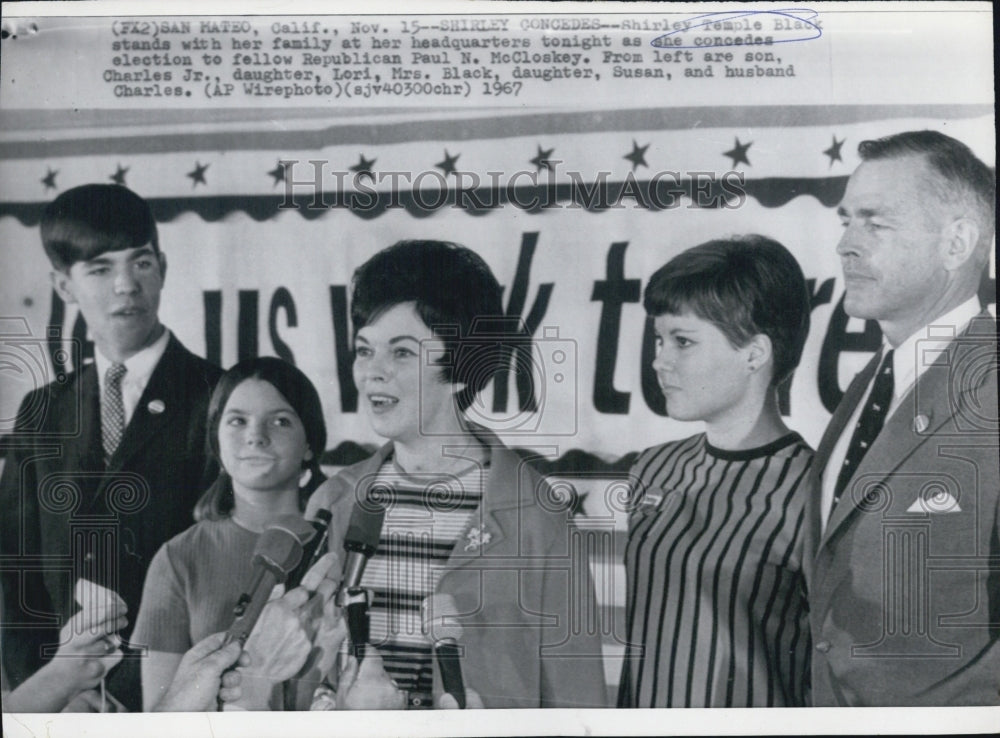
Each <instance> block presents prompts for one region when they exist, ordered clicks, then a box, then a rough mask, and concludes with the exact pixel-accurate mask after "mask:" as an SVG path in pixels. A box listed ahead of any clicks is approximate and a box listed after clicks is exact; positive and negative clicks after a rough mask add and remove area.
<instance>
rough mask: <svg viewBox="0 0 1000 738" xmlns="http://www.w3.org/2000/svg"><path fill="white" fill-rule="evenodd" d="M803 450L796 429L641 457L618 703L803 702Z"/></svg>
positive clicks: (806, 457)
mask: <svg viewBox="0 0 1000 738" xmlns="http://www.w3.org/2000/svg"><path fill="white" fill-rule="evenodd" d="M811 460H812V450H811V449H810V448H809V446H808V445H806V443H805V442H804V441H803V440H802V438H801V437H800V436H799V435H798V434H795V433H792V434H789V435H786V436H784V437H782V438H779V439H778V440H776V441H774V442H772V443H769V444H767V445H766V446H762V447H760V448H756V449H749V450H745V451H724V450H722V449H716V448H714V447H712V446H711V444H709V443H708V441H707V439H706V437H705V435H704V434H700V435H697V436H692V437H691V438H688V439H685V440H683V441H677V442H674V443H668V444H665V445H662V446H657V447H654V448H651V449H647V450H646V451H644V452H643V453H642V454H641V455H640V456H639V458H638V459H637V460H636V463H635V465H634V466H633V468H632V474H633V475H634V476H633V478H634V479H635V480H637V481H636V482H635V483H634V488H633V490H632V495H631V500H630V512H629V531H628V543H627V544H626V548H625V568H626V572H627V577H628V585H627V595H626V622H627V640H628V643H627V645H626V658H625V661H624V665H623V670H622V678H621V683H620V688H619V695H618V705H619V707H766V706H797V705H804V704H805V703H806V699H807V696H808V684H809V647H810V643H809V623H808V614H809V613H808V606H807V604H806V598H805V586H804V580H803V577H802V571H801V567H802V555H803V551H802V534H803V527H804V525H805V521H804V507H805V495H806V494H807V487H806V484H805V479H806V474H807V471H808V468H809V464H810V462H811Z"/></svg>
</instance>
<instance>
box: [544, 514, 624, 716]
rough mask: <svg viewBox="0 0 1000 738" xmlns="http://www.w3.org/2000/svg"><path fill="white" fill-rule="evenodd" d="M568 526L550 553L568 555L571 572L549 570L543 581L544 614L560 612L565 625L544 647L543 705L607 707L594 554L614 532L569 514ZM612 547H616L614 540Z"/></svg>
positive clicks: (557, 538) (549, 635) (559, 620)
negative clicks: (589, 526) (583, 526)
mask: <svg viewBox="0 0 1000 738" xmlns="http://www.w3.org/2000/svg"><path fill="white" fill-rule="evenodd" d="M565 526H566V532H565V537H563V539H562V540H559V539H560V536H554V538H555V539H556V540H555V541H554V545H552V546H550V547H549V549H548V552H547V555H548V556H550V557H552V558H553V560H556V559H557V558H564V557H565V556H566V555H567V553H568V556H569V571H568V572H567V571H566V570H565V569H561V568H556V567H549V568H546V570H545V572H544V576H543V583H542V598H543V601H542V612H545V613H556V614H557V616H558V622H561V623H562V624H563V625H562V627H559V628H556V629H553V632H552V633H551V634H547V635H546V636H545V641H544V642H543V645H542V664H541V670H542V674H541V690H542V694H541V707H608V706H609V702H608V688H607V685H606V683H605V678H604V659H603V651H602V647H601V633H602V632H603V629H602V627H601V613H600V610H599V608H598V604H597V598H596V596H595V594H594V583H593V580H592V578H591V574H590V558H591V556H592V555H595V554H598V553H599V552H600V551H602V550H603V549H604V548H606V545H608V541H607V537H608V536H612V537H613V532H612V531H603V530H602V531H583V530H580V529H579V528H577V526H576V525H574V523H573V521H572V520H571V519H570V518H569V517H568V516H567V517H566V519H565ZM610 545H611V546H612V549H611V550H612V551H613V539H612V541H611V543H610ZM563 546H566V547H567V548H563ZM557 547H558V548H557ZM567 573H568V576H567Z"/></svg>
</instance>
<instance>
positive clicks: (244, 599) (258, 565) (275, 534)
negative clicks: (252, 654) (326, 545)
mask: <svg viewBox="0 0 1000 738" xmlns="http://www.w3.org/2000/svg"><path fill="white" fill-rule="evenodd" d="M313 536H315V530H314V529H313V527H312V526H311V525H310V524H309V523H307V522H306V521H305V520H303V519H302V518H300V517H299V516H298V515H282V516H281V517H279V518H278V519H276V520H274V521H273V522H271V523H269V524H268V526H267V528H265V529H264V532H263V533H261V534H260V538H259V539H257V545H256V546H255V547H254V550H253V568H254V571H253V576H252V578H251V580H250V586H249V587H248V588H247V589H246V590H245V591H244V594H242V595H241V596H240V599H239V601H238V602H237V603H236V607H235V608H234V610H233V615H234V617H235V619H234V620H233V624H232V625H231V626H230V627H229V630H228V631H226V637H225V640H224V645H225V644H228V643H231V642H233V641H239V642H240V645H243V644H245V643H246V640H247V638H248V637H249V636H250V631H252V630H253V627H254V625H256V624H257V620H258V619H259V618H260V613H261V611H262V610H263V609H264V605H266V604H267V601H268V598H269V597H270V596H271V591H272V590H273V589H274V585H276V584H280V583H282V582H284V581H285V579H286V577H287V576H288V572H289V571H291V570H292V569H294V568H295V567H296V566H297V565H298V564H299V561H301V560H302V544H303V542H305V541H308V540H310V538H312V537H313Z"/></svg>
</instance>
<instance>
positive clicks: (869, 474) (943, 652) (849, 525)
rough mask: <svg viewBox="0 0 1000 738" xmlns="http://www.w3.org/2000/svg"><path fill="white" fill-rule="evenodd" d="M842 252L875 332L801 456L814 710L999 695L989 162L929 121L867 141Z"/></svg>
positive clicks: (993, 699)
mask: <svg viewBox="0 0 1000 738" xmlns="http://www.w3.org/2000/svg"><path fill="white" fill-rule="evenodd" d="M859 153H860V155H861V158H862V163H861V165H860V166H859V167H858V168H857V170H855V172H854V174H853V175H852V176H851V178H850V181H849V182H848V185H847V190H846V192H845V195H844V199H843V201H842V203H841V205H840V207H839V214H840V217H841V219H842V221H843V224H844V228H845V230H844V235H843V237H842V238H841V240H840V244H839V246H838V247H837V253H838V254H839V255H840V258H841V263H842V266H843V270H844V280H845V290H846V292H845V297H844V308H845V310H846V311H847V313H848V314H849V315H852V316H854V317H857V318H865V319H869V320H876V321H878V323H879V326H880V327H881V329H882V333H883V335H884V344H883V347H882V349H881V350H880V351H879V352H878V354H877V355H876V356H875V357H874V358H873V359H872V361H871V362H870V363H869V365H868V366H867V367H866V368H865V369H864V370H863V371H862V372H861V373H860V374H859V375H858V376H857V377H856V378H855V380H854V382H853V383H852V384H851V385H850V387H849V388H848V390H847V392H846V393H845V395H844V398H843V400H842V401H841V403H840V406H839V407H838V408H837V410H836V412H835V413H834V416H833V418H832V419H831V421H830V425H829V427H828V428H827V431H826V433H825V435H824V437H823V440H822V441H821V443H820V446H819V449H818V451H817V453H816V457H815V459H814V462H813V472H812V473H813V481H814V485H815V486H814V489H815V493H814V497H813V500H812V514H811V516H810V518H809V522H810V530H809V531H808V534H807V548H806V551H807V562H806V567H805V574H806V581H807V586H808V594H809V606H810V619H811V630H812V638H813V651H812V656H813V664H812V700H813V704H815V705H822V706H831V705H852V706H861V705H883V706H887V705H959V704H971V705H996V704H1000V540H998V539H1000V524H998V505H1000V503H998V498H1000V451H998V423H997V331H996V321H995V320H994V319H993V318H992V317H990V315H989V314H988V313H986V312H984V311H982V309H981V306H980V303H979V299H978V297H977V290H978V287H979V285H980V282H981V279H982V276H983V269H984V267H985V265H986V264H987V262H988V260H989V255H990V251H991V248H992V241H993V233H994V227H995V212H994V208H995V205H996V183H995V178H994V175H993V172H992V171H991V170H990V169H989V168H988V167H987V166H986V165H985V164H983V163H982V162H981V161H979V160H978V159H977V158H976V157H975V156H974V155H973V154H972V152H971V151H970V150H969V149H968V147H966V146H965V145H964V144H962V143H960V142H958V141H956V140H954V139H952V138H950V137H948V136H945V135H943V134H940V133H937V132H933V131H917V132H908V133H901V134H897V135H894V136H889V137H887V138H884V139H879V140H877V141H865V142H862V143H861V145H860V147H859Z"/></svg>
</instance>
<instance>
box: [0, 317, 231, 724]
mask: <svg viewBox="0 0 1000 738" xmlns="http://www.w3.org/2000/svg"><path fill="white" fill-rule="evenodd" d="M221 373H222V372H221V370H220V369H219V368H218V367H215V366H213V365H211V364H209V363H208V362H206V361H204V360H203V359H200V358H198V357H197V356H195V355H194V354H192V353H191V352H190V351H188V350H187V349H186V348H184V346H182V345H181V343H180V342H179V341H178V340H177V339H176V338H175V337H173V336H171V337H170V339H169V342H168V344H167V348H166V350H165V351H164V354H163V356H162V357H161V358H160V361H159V363H158V364H157V365H156V368H155V369H154V370H153V373H152V375H151V376H150V378H149V383H148V384H147V386H146V389H145V391H144V392H143V395H142V397H141V398H140V400H139V403H138V405H137V406H136V409H135V412H134V414H133V416H132V418H131V420H130V421H129V424H128V427H127V428H126V429H125V433H124V436H123V437H122V440H121V443H120V445H119V447H118V449H117V451H116V452H115V454H114V456H113V457H112V458H111V459H110V460H109V462H108V464H107V465H105V463H104V460H103V451H102V449H101V420H100V392H99V389H98V380H97V370H96V367H95V365H94V364H89V365H87V366H84V367H83V368H82V370H80V371H78V372H75V373H74V374H72V375H71V376H70V377H69V378H68V379H67V380H66V381H65V382H62V383H58V382H53V383H52V384H49V385H46V386H45V387H42V388H39V389H36V390H34V391H32V392H30V393H29V394H28V395H27V396H26V397H25V399H24V401H23V402H22V403H21V408H20V411H19V414H18V420H17V427H16V430H15V433H14V434H13V436H12V437H11V438H10V439H8V440H9V445H8V453H7V458H6V462H5V464H4V469H3V476H2V478H0V510H2V512H0V521H2V522H0V552H2V573H3V577H2V578H3V601H4V612H3V621H2V637H3V640H2V649H3V650H2V654H3V660H4V665H5V668H6V669H7V674H8V676H9V677H10V679H11V681H12V683H13V684H14V685H16V684H18V683H20V682H21V681H23V680H24V679H25V678H27V677H28V676H29V675H30V674H31V673H32V672H34V671H35V670H36V669H38V668H39V667H40V666H41V665H42V664H43V663H44V662H45V661H46V660H47V659H48V658H50V657H51V656H52V654H53V653H54V651H55V649H56V647H57V646H58V642H59V638H58V634H59V628H60V626H61V625H62V624H63V623H64V622H65V620H66V618H68V617H69V616H71V615H72V614H73V613H74V612H75V611H76V610H77V609H78V607H77V606H76V604H75V602H74V599H73V586H74V583H75V582H76V580H77V579H78V578H80V577H85V578H87V579H89V580H91V581H96V582H97V583H99V584H102V585H105V586H107V587H109V588H111V589H113V590H114V591H115V592H117V593H118V594H119V595H121V597H122V598H123V599H124V600H125V603H126V604H127V605H128V619H129V627H128V628H127V629H126V630H125V631H124V632H123V633H122V635H123V636H124V637H125V638H126V640H127V638H128V634H129V633H130V632H131V629H132V624H133V623H134V622H135V617H136V615H137V614H138V612H139V600H140V597H141V595H142V585H143V578H144V577H145V574H146V569H147V567H148V566H149V562H150V560H151V559H152V558H153V554H154V553H156V551H157V549H158V548H159V547H160V546H161V545H162V544H163V543H164V542H165V541H167V540H168V539H169V538H171V537H172V536H174V535H176V534H177V533H179V532H181V531H182V530H184V529H185V528H187V527H188V526H190V525H191V524H192V522H193V518H192V511H193V509H194V504H195V502H196V501H197V500H198V497H199V496H200V495H201V493H202V491H203V490H204V489H205V488H206V487H207V486H208V485H209V484H210V483H211V481H212V480H213V479H214V477H215V474H216V466H215V464H214V463H212V462H210V461H209V460H208V453H207V447H206V443H205V419H206V414H207V408H208V399H209V397H210V395H211V392H212V389H213V388H214V386H215V383H216V381H218V378H219V376H220V375H221ZM107 684H108V689H109V691H110V692H111V693H112V694H113V695H115V697H117V698H118V699H119V700H121V701H122V702H124V703H125V705H126V706H127V707H128V708H129V709H131V710H138V709H141V704H142V703H141V687H140V684H139V669H138V662H137V661H135V659H132V658H128V657H127V658H126V659H125V661H124V662H123V663H122V664H121V665H120V666H118V667H117V668H116V669H115V670H113V671H112V672H111V674H110V675H109V677H108V682H107Z"/></svg>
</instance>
